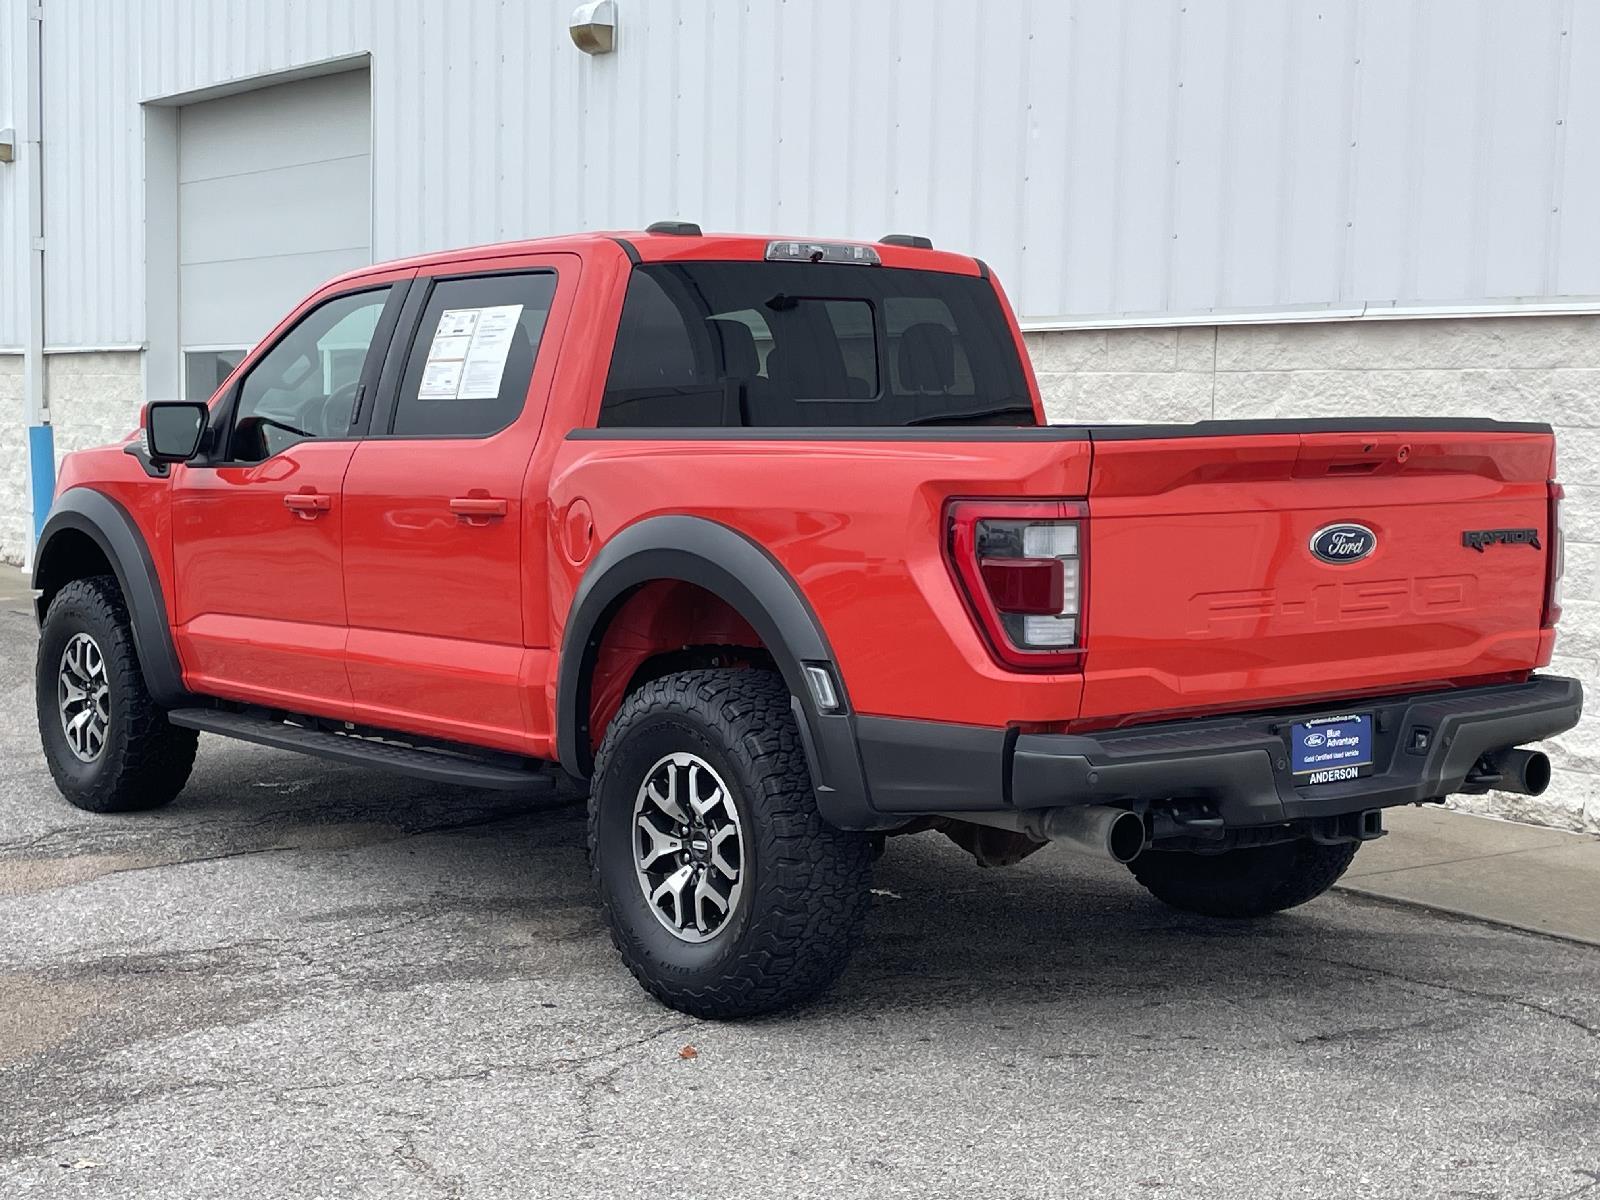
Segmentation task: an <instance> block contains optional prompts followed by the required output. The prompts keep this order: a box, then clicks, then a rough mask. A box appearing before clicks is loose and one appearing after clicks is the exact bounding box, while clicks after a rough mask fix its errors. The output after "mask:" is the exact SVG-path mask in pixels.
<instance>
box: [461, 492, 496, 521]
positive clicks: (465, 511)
mask: <svg viewBox="0 0 1600 1200" xmlns="http://www.w3.org/2000/svg"><path fill="white" fill-rule="evenodd" d="M507 507H508V506H507V505H506V502H505V501H504V500H502V499H500V498H499V497H496V496H457V497H456V498H455V499H454V500H452V501H450V511H451V512H453V513H455V515H456V516H458V517H463V518H465V519H467V520H468V521H487V520H491V519H493V518H497V517H503V516H505V515H506V512H507Z"/></svg>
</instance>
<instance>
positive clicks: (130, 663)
mask: <svg viewBox="0 0 1600 1200" xmlns="http://www.w3.org/2000/svg"><path fill="white" fill-rule="evenodd" d="M77 633H86V634H88V635H89V636H90V637H91V638H93V639H94V641H95V643H96V645H97V646H98V647H99V650H100V653H101V655H102V656H103V659H104V662H105V674H106V681H107V683H108V684H109V687H110V690H109V701H110V704H109V707H110V721H109V724H108V726H107V731H106V737H105V745H104V749H103V750H102V751H101V753H100V756H99V757H98V758H97V759H96V760H95V761H94V762H84V761H82V760H81V759H79V758H78V757H77V756H76V755H75V754H74V753H73V752H72V749H71V748H70V746H69V745H68V743H67V738H66V734H65V732H64V731H63V729H62V724H61V715H60V711H59V710H58V708H57V681H58V674H59V672H60V669H61V655H62V651H63V650H64V649H65V647H66V645H67V642H68V641H69V640H70V639H71V638H72V636H73V635H74V634H77ZM34 678H35V694H36V697H37V702H38V711H39V737H40V741H41V742H42V743H43V745H44V756H45V761H46V762H47V763H48V764H49V766H50V774H51V776H52V777H53V778H54V779H55V781H56V787H58V788H60V789H61V794H62V795H63V796H65V797H66V798H67V800H68V802H69V803H71V804H72V805H74V806H75V807H77V808H81V809H85V810H86V811H88V812H97V813H120V812H138V811H141V810H144V809H151V808H160V807H161V806H162V805H164V804H168V803H170V802H171V801H172V800H173V799H174V798H175V797H176V796H177V795H178V793H179V792H181V791H182V790H183V787H184V784H186V783H187V782H188V781H189V772H190V771H191V770H192V769H193V767H194V754H195V747H196V744H197V743H198V741H199V734H197V733H196V732H195V731H194V730H192V729H180V728H178V727H177V726H175V725H172V724H170V723H169V722H168V721H167V713H166V710H165V709H163V708H162V707H160V706H159V705H158V704H156V702H155V701H154V700H153V699H151V696H150V690H149V689H148V688H147V687H146V686H145V681H144V672H143V671H142V670H141V669H140V666H139V655H138V653H137V652H136V651H135V650H134V646H133V628H132V626H131V625H130V624H129V621H128V609H127V606H126V605H125V604H124V603H123V600H122V593H121V591H120V590H119V589H118V588H117V581H116V579H114V578H113V577H111V576H109V575H98V576H95V577H93V578H91V579H78V580H74V581H73V582H72V583H69V584H67V585H66V586H65V587H63V588H62V589H61V590H60V591H59V592H57V593H56V594H55V596H54V598H53V599H52V600H51V601H50V608H49V611H48V612H46V613H45V618H44V625H43V627H42V628H41V629H40V631H39V656H38V660H37V663H36V665H35V668H34Z"/></svg>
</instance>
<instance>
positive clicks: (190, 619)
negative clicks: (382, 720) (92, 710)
mask: <svg viewBox="0 0 1600 1200" xmlns="http://www.w3.org/2000/svg"><path fill="white" fill-rule="evenodd" d="M409 275H410V272H406V273H404V277H402V278H400V279H398V280H395V279H393V278H391V280H390V281H388V282H382V283H377V284H374V283H371V282H363V283H361V284H357V285H354V286H353V288H352V290H350V291H346V292H344V293H339V294H333V295H330V296H322V297H317V298H314V299H313V300H312V301H310V302H308V303H307V305H306V306H304V308H303V309H302V311H301V312H300V313H298V314H296V317H295V319H294V320H292V321H291V322H289V323H287V325H286V327H285V328H283V330H282V331H281V332H280V333H278V334H277V335H276V336H275V337H271V338H269V339H268V341H267V342H265V343H263V347H264V348H263V349H261V350H258V351H257V352H256V353H255V355H254V356H253V357H252V359H251V360H250V361H247V362H246V364H245V365H244V368H243V369H242V370H241V372H240V373H239V375H238V376H237V382H235V383H233V384H231V385H230V387H229V389H228V391H227V393H226V394H225V395H224V396H222V397H221V398H220V399H219V400H218V402H217V404H215V405H213V413H214V416H213V418H212V426H213V435H212V436H213V438H214V439H215V442H216V445H215V449H214V450H211V451H209V452H208V453H207V455H206V457H204V458H202V459H200V460H197V461H195V462H193V463H189V464H184V465H180V466H176V467H174V468H173V469H172V543H173V565H174V574H175V578H176V587H175V604H174V610H175V611H174V614H173V621H174V624H175V626H176V636H177V641H178V648H179V651H180V653H181V655H182V658H183V663H184V668H185V675H186V677H187V679H188V682H189V686H191V687H192V688H194V689H195V690H197V691H200V692H205V693H208V694H212V695H218V696H227V697H230V698H232V699H237V700H246V701H254V702H257V703H263V704H270V705H273V706H274V707H280V708H286V709H289V710H291V711H295V712H306V713H314V714H317V715H324V716H336V717H344V716H346V714H347V712H348V708H349V704H350V685H349V680H348V678H347V676H346V674H345V666H344V639H345V618H346V614H345V603H344V581H343V579H342V577H341V563H340V555H341V551H342V544H343V525H344V513H343V512H342V509H341V506H340V503H339V493H340V489H341V488H342V486H343V484H344V473H345V469H346V467H348V466H349V465H350V458H351V455H352V453H353V452H354V450H355V446H356V443H355V441H354V440H353V436H352V433H351V425H352V422H353V419H354V418H355V417H357V415H358V411H357V410H358V408H359V405H360V401H361V400H362V398H364V397H365V396H366V395H368V394H370V393H371V391H372V390H373V388H375V386H376V383H377V373H378V368H379V367H380V366H381V364H382V360H383V354H384V350H385V349H386V348H387V346H388V342H389V338H390V336H391V334H392V332H393V329H394V326H395V321H396V320H397V319H398V316H399V312H400V308H401V303H402V298H403V294H404V292H405V290H406V278H408V277H409Z"/></svg>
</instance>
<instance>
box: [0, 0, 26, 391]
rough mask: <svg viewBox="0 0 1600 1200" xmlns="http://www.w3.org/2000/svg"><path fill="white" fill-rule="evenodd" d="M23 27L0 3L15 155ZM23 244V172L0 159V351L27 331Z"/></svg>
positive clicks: (20, 11)
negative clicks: (14, 134) (1, 161)
mask: <svg viewBox="0 0 1600 1200" xmlns="http://www.w3.org/2000/svg"><path fill="white" fill-rule="evenodd" d="M27 29H28V17H27V9H26V8H24V7H23V6H22V5H21V4H10V3H0V129H14V130H16V137H17V141H18V145H17V149H16V158H17V159H20V158H21V157H22V147H21V145H20V143H21V140H22V136H23V125H24V123H25V121H26V116H25V114H26V112H27V109H26V96H25V92H24V89H25V86H26V83H27V78H28V70H27V66H28V64H27ZM27 250H28V196H27V192H26V190H25V189H24V187H23V186H22V172H21V171H20V170H19V169H18V164H17V162H16V161H13V162H11V163H10V164H0V351H5V350H19V349H21V347H22V343H23V340H24V337H25V335H26V333H27V327H28V311H27V305H28V270H27V257H26V255H27ZM19 415H20V414H19ZM7 416H9V414H7ZM4 419H5V417H4V416H0V420H4Z"/></svg>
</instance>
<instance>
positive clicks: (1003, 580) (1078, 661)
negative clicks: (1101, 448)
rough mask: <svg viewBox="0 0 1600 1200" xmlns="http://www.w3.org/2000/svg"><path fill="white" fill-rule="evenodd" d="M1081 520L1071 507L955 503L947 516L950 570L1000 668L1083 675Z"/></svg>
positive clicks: (1083, 513)
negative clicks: (1080, 671)
mask: <svg viewBox="0 0 1600 1200" xmlns="http://www.w3.org/2000/svg"><path fill="white" fill-rule="evenodd" d="M1088 516H1089V510H1088V508H1087V507H1085V506H1084V505H1083V504H1082V503H1080V502H1078V501H1074V500H1052V501H1048V502H1042V503H1041V502H1037V501H1026V502H1018V501H1006V500H956V501H953V502H952V503H951V504H950V507H949V509H948V510H947V511H946V519H947V521H948V524H949V537H948V539H947V541H946V550H947V553H948V556H949V561H950V569H951V571H952V573H953V574H954V575H955V577H956V581H957V583H958V584H959V585H960V587H961V592H962V595H963V597H964V598H965V600H966V602H967V607H968V608H970V609H971V610H972V615H973V617H974V618H975V619H976V620H977V622H978V626H979V628H980V629H982V630H983V633H984V636H985V638H986V639H987V640H988V643H989V648H990V650H991V651H992V652H993V654H994V656H995V658H997V659H998V660H999V661H1000V662H1001V663H1002V664H1003V665H1005V666H1008V667H1013V668H1016V669H1018V670H1024V671H1076V670H1080V669H1082V667H1083V655H1084V639H1083V631H1084V603H1083V601H1084V596H1085V595H1086V588H1085V560H1086V556H1087V551H1088V545H1087V538H1086V536H1085V535H1086V534H1087V532H1088V521H1087V518H1088Z"/></svg>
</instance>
